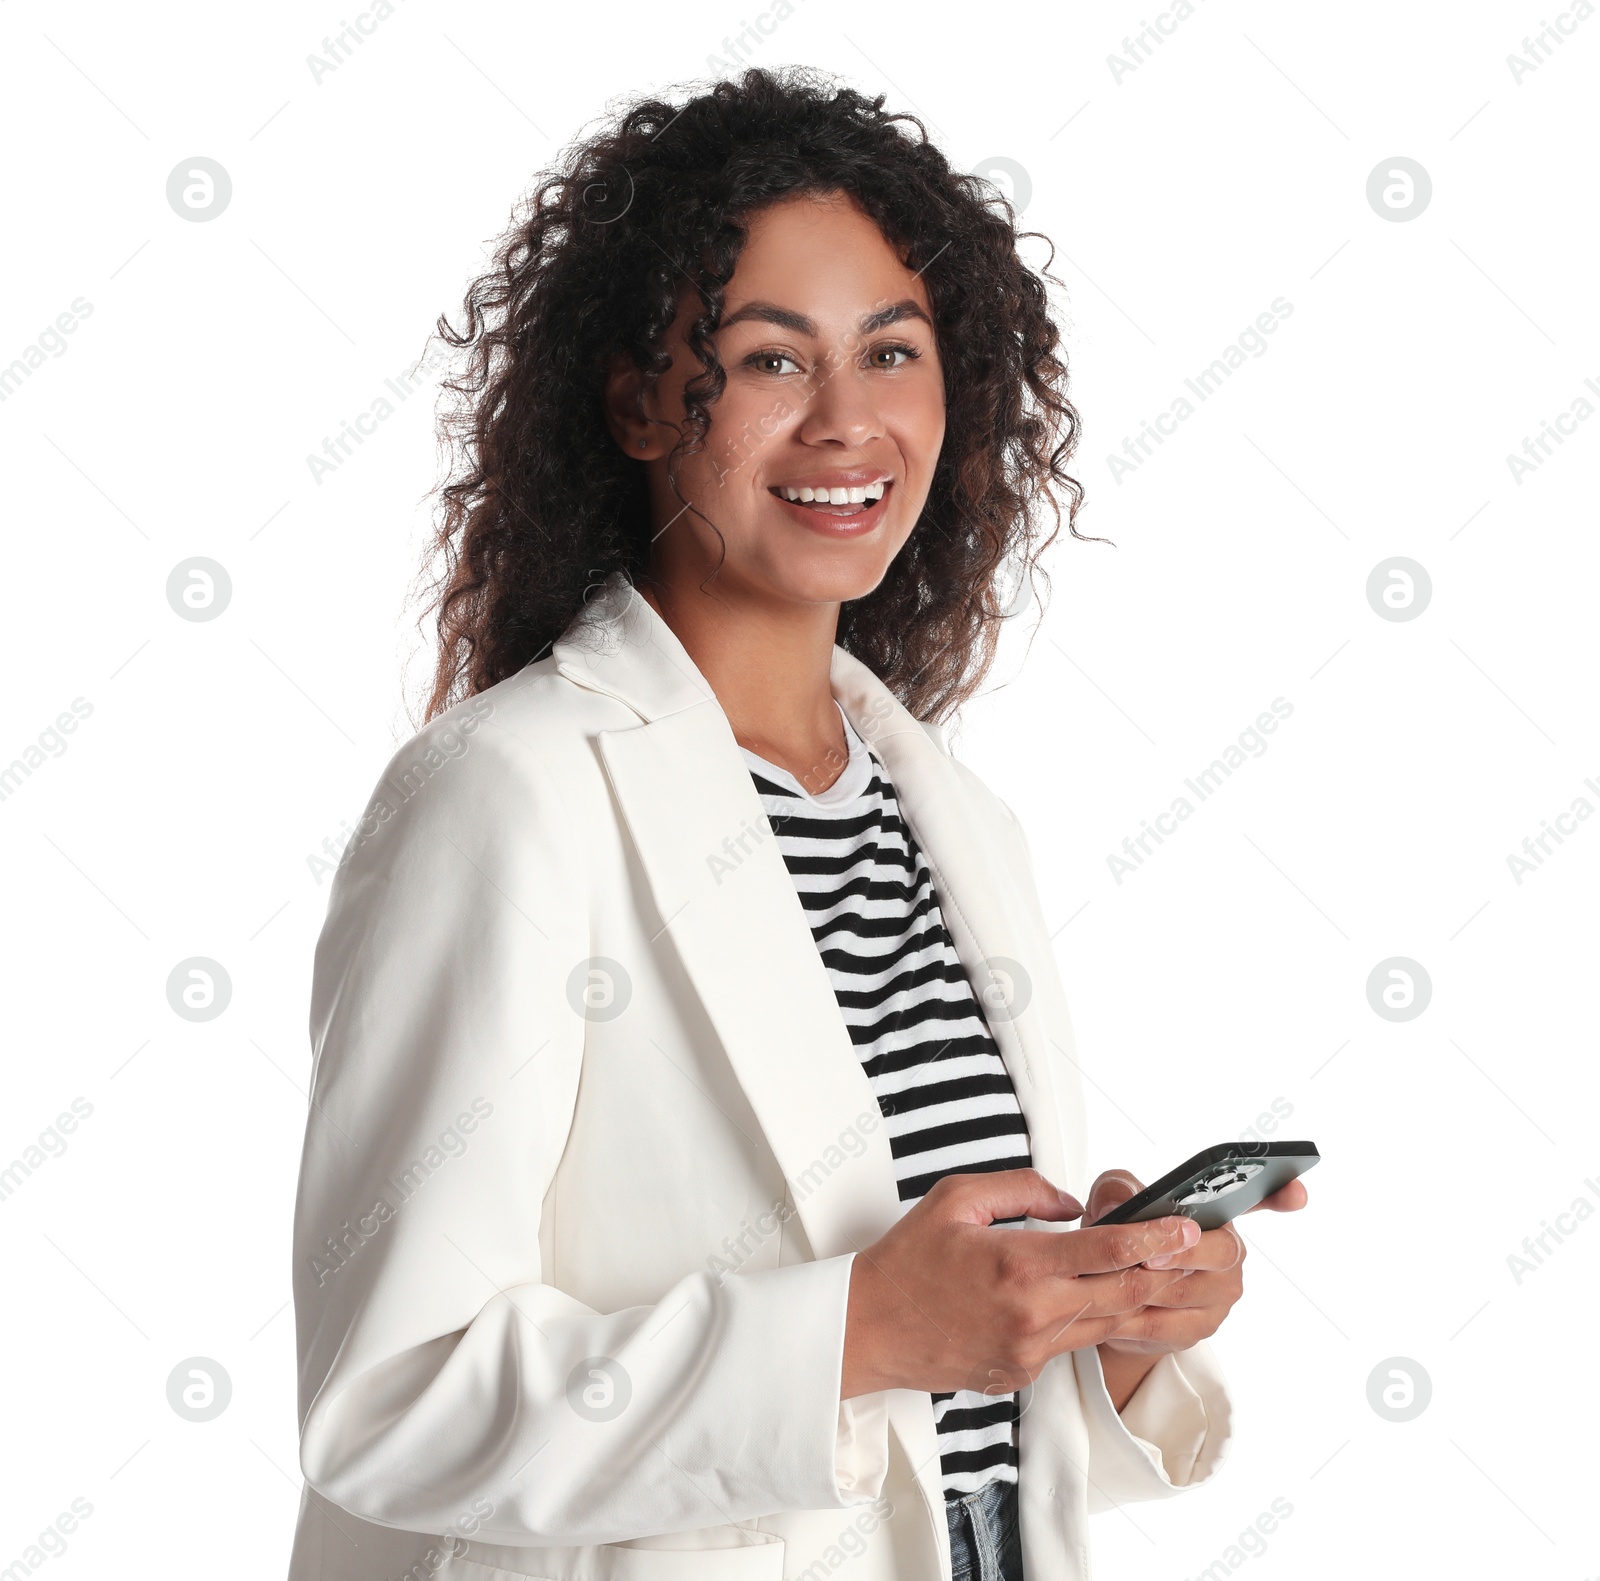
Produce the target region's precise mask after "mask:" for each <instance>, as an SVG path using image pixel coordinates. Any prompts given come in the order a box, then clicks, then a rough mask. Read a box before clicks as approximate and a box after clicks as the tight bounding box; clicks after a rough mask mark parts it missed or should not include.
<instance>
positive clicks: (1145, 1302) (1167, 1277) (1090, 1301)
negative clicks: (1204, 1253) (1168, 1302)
mask: <svg viewBox="0 0 1600 1581" xmlns="http://www.w3.org/2000/svg"><path fill="white" fill-rule="evenodd" d="M1195 1277H1197V1276H1196V1275H1194V1274H1189V1273H1185V1272H1184V1271H1183V1270H1182V1269H1175V1268H1168V1269H1152V1268H1123V1269H1119V1270H1118V1271H1117V1272H1115V1273H1105V1274H1085V1275H1083V1276H1082V1277H1081V1278H1078V1279H1074V1280H1072V1281H1070V1282H1069V1283H1065V1284H1063V1285H1062V1287H1061V1300H1060V1304H1059V1307H1058V1309H1057V1311H1056V1313H1055V1316H1054V1318H1053V1319H1052V1321H1053V1322H1056V1323H1059V1325H1060V1327H1062V1328H1066V1327H1068V1326H1069V1325H1071V1324H1074V1323H1077V1324H1085V1323H1093V1322H1099V1321H1104V1322H1108V1323H1115V1322H1117V1321H1119V1320H1121V1319H1122V1318H1125V1317H1127V1316H1128V1315H1129V1314H1131V1313H1134V1312H1137V1311H1138V1310H1139V1308H1140V1307H1147V1306H1154V1305H1156V1304H1157V1302H1158V1301H1159V1300H1160V1298H1161V1296H1162V1295H1163V1294H1164V1293H1165V1292H1166V1291H1167V1290H1168V1289H1169V1288H1170V1287H1171V1286H1174V1285H1180V1284H1183V1283H1186V1282H1187V1281H1188V1280H1190V1279H1193V1278H1195ZM1218 1277H1220V1276H1218Z"/></svg>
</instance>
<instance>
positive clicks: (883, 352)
mask: <svg viewBox="0 0 1600 1581" xmlns="http://www.w3.org/2000/svg"><path fill="white" fill-rule="evenodd" d="M921 355H922V353H921V352H919V351H918V350H916V348H915V347H913V346H875V347H874V348H873V349H872V352H871V354H870V360H871V362H872V365H873V367H875V368H898V367H900V366H901V364H903V363H907V362H912V361H915V360H916V358H918V357H920V356H921ZM884 359H887V360H884Z"/></svg>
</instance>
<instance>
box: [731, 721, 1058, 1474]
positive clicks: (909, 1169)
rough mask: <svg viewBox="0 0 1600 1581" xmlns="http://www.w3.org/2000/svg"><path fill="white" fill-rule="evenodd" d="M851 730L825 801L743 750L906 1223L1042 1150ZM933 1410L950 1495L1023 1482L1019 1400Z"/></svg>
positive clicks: (958, 1399) (924, 881)
mask: <svg viewBox="0 0 1600 1581" xmlns="http://www.w3.org/2000/svg"><path fill="white" fill-rule="evenodd" d="M840 712H841V716H842V715H843V710H841V711H840ZM845 735H846V739H847V740H848V741H849V743H850V759H849V762H848V763H847V765H846V767H845V769H844V772H843V773H842V774H841V775H840V776H839V778H838V779H837V780H836V781H835V782H834V783H833V784H832V785H830V786H829V787H828V789H827V790H826V791H823V792H822V793H821V794H820V795H810V794H808V793H807V791H806V790H805V788H804V787H803V786H802V785H801V784H800V782H799V781H798V780H796V779H795V778H794V777H793V776H792V775H791V774H789V773H788V772H786V771H785V770H783V769H781V768H778V767H777V766H776V765H774V764H771V763H768V762H766V761H765V760H764V759H762V758H759V757H757V756H756V754H755V753H753V752H749V751H746V752H745V754H744V755H745V762H746V764H747V766H748V767H749V769H750V772H751V776H752V778H753V779H754V780H755V785H756V790H757V792H758V793H759V795H760V797H761V805H762V807H763V809H764V810H765V812H766V814H767V819H768V821H769V822H770V823H771V825H772V828H773V832H774V834H775V835H776V837H777V842H778V850H779V852H780V853H781V854H782V857H783V861H784V865H785V866H786V867H787V868H788V870H789V875H790V877H791V878H793V880H794V884H795V888H796V890H797V891H798V892H799V895H800V901H801V904H802V905H803V906H804V907H805V911H806V920H807V922H808V923H809V924H810V927H811V934H812V937H813V938H814V939H815V940H816V942H817V949H818V951H819V952H820V953H821V956H822V963H823V965H824V967H826V969H827V973H828V980H829V982H830V983H831V984H832V986H833V992H834V997H835V998H836V999H837V1000H838V1002H839V1009H840V1011H841V1012H842V1013H843V1015H844V1020H845V1025H846V1027H847V1028H848V1029H849V1032H850V1039H851V1042H852V1043H853V1044H854V1045H855V1049H856V1053H857V1054H858V1055H859V1056H860V1058H861V1063H862V1066H863V1067H864V1068H865V1070H866V1074H867V1079H868V1081H869V1082H870V1083H871V1086H872V1092H873V1096H874V1097H875V1098H876V1099H877V1100H878V1107H879V1108H880V1109H881V1110H882V1111H883V1116H884V1119H885V1121H886V1122H887V1127H888V1133H889V1148H890V1152H891V1153H892V1155H893V1158H894V1168H895V1179H896V1182H897V1184H898V1188H899V1192H900V1202H901V1213H902V1214H904V1213H905V1212H906V1211H907V1210H909V1209H910V1207H911V1206H912V1204H913V1203H915V1202H916V1201H917V1200H918V1199H919V1198H921V1197H922V1196H923V1195H924V1194H925V1193H926V1192H927V1191H928V1189H929V1188H930V1187H931V1186H932V1185H933V1183H934V1182H935V1181H936V1180H939V1179H941V1178H942V1177H943V1176H945V1175H953V1174H980V1173H984V1172H986V1171H989V1170H996V1169H1022V1168H1026V1167H1027V1166H1028V1165H1030V1164H1031V1163H1032V1155H1031V1153H1030V1151H1029V1146H1028V1128H1027V1122H1026V1121H1025V1120H1024V1118H1023V1115H1022V1111H1021V1109H1020V1108H1019V1107H1018V1105H1017V1096H1016V1092H1015V1090H1014V1089H1013V1087H1012V1085H1011V1077H1010V1074H1009V1073H1008V1072H1007V1070H1006V1067H1005V1064H1004V1062H1003V1061H1002V1060H1001V1058H1000V1051H999V1049H998V1048H997V1047H996V1045H995V1041H994V1038H993V1037H992V1036H991V1035H990V1032H989V1027H988V1024H987V1022H986V1021H985V1019H984V1015H983V1011H982V1008H981V1006H980V1004H979V1001H978V999H977V997H976V996H975V994H974V993H973V990H972V984H971V982H970V981H969V980H968V977H967V974H966V972H965V970H964V969H963V967H962V965H961V961H960V959H959V958H958V956H957V955H956V951H955V946H954V944H953V943H952V942H951V939H950V933H949V930H948V929H947V928H946V926H945V922H944V916H943V914H942V913H941V911H940V909H939V901H938V897H937V896H936V895H935V894H934V889H933V879H932V875H931V873H930V871H929V868H928V862H927V858H926V857H924V856H923V854H922V851H921V850H920V849H919V847H918V846H917V843H916V840H915V839H914V838H913V836H912V833H911V830H910V829H909V828H908V827H907V825H906V823H905V820H904V819H903V818H902V817H901V814H900V808H899V804H898V803H897V802H896V800H895V794H894V787H893V785H892V784H891V783H890V781H889V776H888V774H887V773H886V772H885V770H884V767H883V764H882V763H881V762H880V761H879V759H878V758H877V756H876V754H874V753H873V752H872V751H871V749H870V748H869V747H868V746H867V745H866V743H865V742H864V741H863V740H862V739H861V738H860V736H858V735H857V734H856V732H855V730H854V729H853V728H852V727H851V724H850V721H849V720H848V719H846V720H845ZM996 1222H997V1223H1006V1222H1020V1221H1006V1220H997V1221H996ZM932 1399H933V1414H934V1421H935V1423H936V1425H937V1428H938V1434H939V1459H940V1472H941V1475H942V1477H943V1481H944V1492H945V1496H946V1498H950V1497H954V1496H958V1495H963V1494H967V1493H972V1492H975V1491H976V1490H977V1489H979V1488H981V1487H983V1486H984V1485H985V1484H986V1483H989V1482H994V1481H1003V1482H1015V1481H1016V1480H1017V1463H1018V1462H1017V1415H1018V1412H1017V1396H1016V1395H1015V1394H984V1393H981V1392H978V1391H975V1390H971V1389H958V1390H955V1391H953V1392H951V1393H944V1394H934V1395H933V1396H932Z"/></svg>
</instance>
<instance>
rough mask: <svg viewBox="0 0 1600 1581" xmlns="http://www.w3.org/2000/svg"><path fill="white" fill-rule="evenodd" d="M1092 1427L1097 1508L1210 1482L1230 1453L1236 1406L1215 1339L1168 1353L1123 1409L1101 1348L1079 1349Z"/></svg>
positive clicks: (1092, 1489)
mask: <svg viewBox="0 0 1600 1581" xmlns="http://www.w3.org/2000/svg"><path fill="white" fill-rule="evenodd" d="M1072 1364H1073V1367H1074V1369H1075V1370H1076V1372H1077V1375H1078V1394H1079V1398H1080V1399H1081V1400H1082V1401H1083V1416H1084V1421H1085V1422H1086V1423H1087V1424H1088V1428H1089V1511H1090V1513H1091V1514H1094V1513H1097V1512H1099V1511H1101V1510H1108V1509H1114V1508H1116V1507H1117V1506H1118V1505H1121V1504H1134V1503H1137V1502H1139V1501H1141V1500H1144V1499H1164V1498H1170V1497H1171V1496H1172V1495H1173V1494H1174V1493H1182V1492H1184V1491H1185V1490H1186V1489H1189V1488H1195V1487H1199V1486H1200V1484H1201V1483H1203V1482H1208V1481H1210V1479H1211V1478H1212V1477H1213V1476H1214V1475H1215V1474H1216V1472H1217V1470H1218V1469H1219V1468H1220V1467H1221V1465H1222V1463H1223V1461H1224V1460H1225V1459H1226V1458H1227V1453H1228V1444H1229V1442H1230V1440H1231V1439H1232V1436H1233V1413H1232V1407H1231V1405H1230V1402H1229V1399H1228V1392H1227V1389H1226V1387H1225V1386H1224V1384H1223V1381H1222V1373H1221V1371H1220V1370H1219V1368H1218V1367H1217V1362H1216V1358H1215V1356H1213V1355H1212V1352H1211V1347H1210V1346H1209V1345H1208V1344H1207V1343H1206V1342H1205V1341H1204V1340H1202V1341H1201V1342H1200V1343H1199V1344H1197V1345H1192V1346H1190V1348H1189V1349H1188V1350H1185V1351H1171V1352H1168V1354H1166V1355H1165V1356H1163V1357H1162V1358H1161V1359H1160V1361H1158V1362H1157V1363H1156V1364H1155V1366H1154V1367H1152V1368H1151V1369H1150V1371H1149V1372H1147V1373H1146V1374H1145V1375H1144V1377H1143V1378H1142V1379H1141V1380H1140V1383H1139V1387H1138V1388H1137V1389H1135V1390H1134V1391H1133V1394H1132V1396H1131V1397H1130V1398H1129V1400H1128V1403H1127V1404H1126V1405H1125V1406H1123V1408H1122V1412H1121V1414H1120V1415H1119V1414H1118V1412H1117V1408H1116V1406H1114V1405H1113V1404H1112V1403H1111V1394H1110V1391H1109V1390H1108V1389H1107V1388H1106V1381H1105V1374H1104V1372H1103V1371H1102V1370H1101V1366H1100V1352H1099V1350H1098V1349H1096V1348H1095V1347H1094V1346H1093V1345H1091V1346H1089V1347H1088V1348H1087V1349H1084V1350H1077V1351H1074V1352H1073V1353H1072Z"/></svg>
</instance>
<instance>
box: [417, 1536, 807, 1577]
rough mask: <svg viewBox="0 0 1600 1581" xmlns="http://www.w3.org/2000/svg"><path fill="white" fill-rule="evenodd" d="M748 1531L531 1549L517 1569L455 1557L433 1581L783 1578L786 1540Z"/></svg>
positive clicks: (444, 1565)
mask: <svg viewBox="0 0 1600 1581" xmlns="http://www.w3.org/2000/svg"><path fill="white" fill-rule="evenodd" d="M744 1536H745V1537H746V1538H747V1539H748V1541H746V1542H742V1543H740V1544H739V1545H738V1546H737V1547H732V1548H633V1547H628V1546H626V1545H624V1544H621V1543H602V1544H600V1545H598V1546H596V1547H590V1548H529V1549H525V1550H523V1551H522V1552H520V1553H518V1555H517V1568H516V1569H506V1568H505V1567H504V1566H502V1565H491V1564H484V1563H482V1562H480V1561H478V1560H475V1559H467V1558H462V1557H451V1558H447V1559H446V1560H445V1562H444V1564H443V1565H442V1566H441V1567H440V1568H439V1569H438V1570H436V1571H434V1572H433V1575H432V1576H431V1577H430V1581H783V1539H782V1538H781V1537H775V1536H774V1535H773V1534H772V1533H771V1532H752V1531H745V1532H744ZM645 1540H646V1541H648V1540H649V1539H645Z"/></svg>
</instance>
